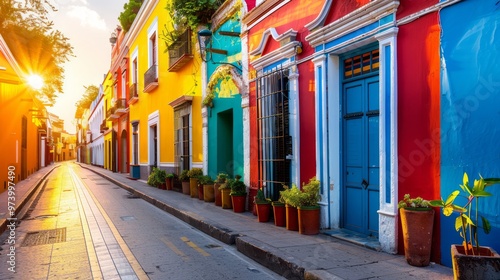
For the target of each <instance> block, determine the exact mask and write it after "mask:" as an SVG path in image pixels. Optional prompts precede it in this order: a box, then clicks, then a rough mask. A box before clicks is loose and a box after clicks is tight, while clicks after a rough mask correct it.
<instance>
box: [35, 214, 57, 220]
mask: <svg viewBox="0 0 500 280" xmlns="http://www.w3.org/2000/svg"><path fill="white" fill-rule="evenodd" d="M57 216H58V215H57V214H49V215H40V216H36V217H34V218H32V219H31V220H35V219H36V220H45V219H49V218H55V217H57Z"/></svg>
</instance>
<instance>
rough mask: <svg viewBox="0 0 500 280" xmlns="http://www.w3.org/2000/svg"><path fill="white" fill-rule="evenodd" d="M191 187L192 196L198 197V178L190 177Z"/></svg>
mask: <svg viewBox="0 0 500 280" xmlns="http://www.w3.org/2000/svg"><path fill="white" fill-rule="evenodd" d="M189 189H190V195H191V197H193V198H195V197H198V179H197V178H189Z"/></svg>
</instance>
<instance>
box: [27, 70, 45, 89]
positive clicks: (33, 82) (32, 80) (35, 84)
mask: <svg viewBox="0 0 500 280" xmlns="http://www.w3.org/2000/svg"><path fill="white" fill-rule="evenodd" d="M27 80H28V84H29V85H30V86H31V87H32V88H33V89H35V90H40V89H41V88H42V87H43V84H44V82H43V79H42V77H40V76H39V75H36V74H32V75H29V76H28V78H27Z"/></svg>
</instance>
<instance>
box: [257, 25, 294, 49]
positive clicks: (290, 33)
mask: <svg viewBox="0 0 500 280" xmlns="http://www.w3.org/2000/svg"><path fill="white" fill-rule="evenodd" d="M271 36H272V37H273V39H274V40H275V41H277V42H279V43H280V46H283V45H285V44H287V43H290V42H292V41H295V38H296V37H297V31H295V30H293V29H289V30H287V31H285V32H284V33H283V34H281V35H278V32H276V29H275V28H274V27H271V28H268V29H267V30H266V31H264V33H262V39H261V40H260V44H259V46H258V47H257V48H256V49H255V50H253V51H250V52H249V54H250V55H259V54H262V52H263V51H264V48H265V47H266V44H267V41H268V40H269V37H271Z"/></svg>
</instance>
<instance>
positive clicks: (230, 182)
mask: <svg viewBox="0 0 500 280" xmlns="http://www.w3.org/2000/svg"><path fill="white" fill-rule="evenodd" d="M234 182H235V180H234V179H231V178H227V179H226V182H225V183H224V184H222V185H220V187H219V190H230V189H231V187H232V186H233V183H234Z"/></svg>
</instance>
